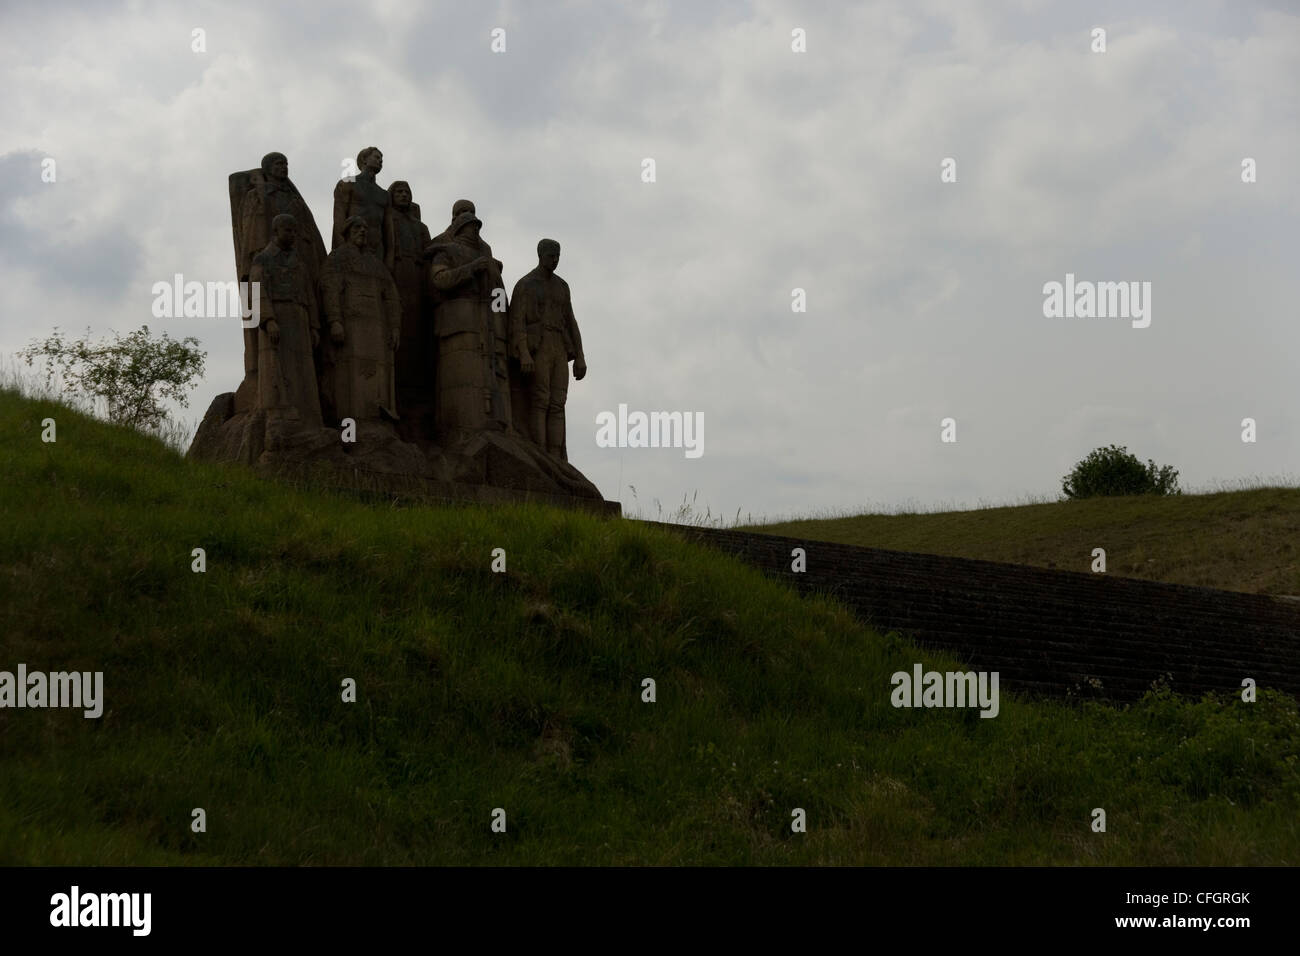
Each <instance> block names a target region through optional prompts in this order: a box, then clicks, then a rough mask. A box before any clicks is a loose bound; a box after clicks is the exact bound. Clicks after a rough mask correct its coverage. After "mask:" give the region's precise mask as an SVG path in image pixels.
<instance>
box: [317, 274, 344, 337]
mask: <svg viewBox="0 0 1300 956" xmlns="http://www.w3.org/2000/svg"><path fill="white" fill-rule="evenodd" d="M320 291H321V309H322V311H324V313H325V320H326V321H327V322H330V323H335V322H342V321H343V307H342V306H343V275H342V273H340V272H339V270H338V269H337V268H335V265H334V263H332V262H329V261H327V262H326V263H325V270H324V272H323V273H322V274H321V278H320Z"/></svg>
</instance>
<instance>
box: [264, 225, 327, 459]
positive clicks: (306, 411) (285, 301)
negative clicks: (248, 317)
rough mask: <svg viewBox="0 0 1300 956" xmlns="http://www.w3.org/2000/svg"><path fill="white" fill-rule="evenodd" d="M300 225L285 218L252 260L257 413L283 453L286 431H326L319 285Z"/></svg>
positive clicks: (271, 440) (272, 443)
mask: <svg viewBox="0 0 1300 956" xmlns="http://www.w3.org/2000/svg"><path fill="white" fill-rule="evenodd" d="M298 232H299V230H298V221H297V220H296V219H295V218H294V217H293V216H291V215H289V214H287V213H281V214H280V215H278V216H276V217H275V219H274V220H273V221H272V234H273V238H272V240H271V242H270V244H269V245H267V247H266V248H265V249H263V250H262V251H261V252H259V253H258V254H257V255H255V256H254V257H253V262H252V265H251V266H250V268H249V281H250V282H255V283H257V289H258V292H259V295H260V302H259V306H260V309H261V325H260V327H259V329H258V330H257V335H258V360H257V367H258V376H257V407H258V408H259V409H262V410H264V411H265V412H266V413H267V441H266V447H267V448H268V449H270V450H276V449H277V448H279V447H280V444H281V441H282V439H283V436H284V433H285V431H286V430H291V429H294V428H295V427H298V428H311V429H316V428H320V427H321V410H320V398H319V392H318V390H317V385H316V364H315V359H314V349H315V348H316V345H317V344H318V343H319V340H320V312H319V307H318V303H317V301H316V293H315V289H314V286H315V280H314V277H313V275H312V272H311V269H310V268H309V267H308V264H307V263H306V262H304V261H303V259H302V256H301V253H300V252H299V249H298V244H297V240H298Z"/></svg>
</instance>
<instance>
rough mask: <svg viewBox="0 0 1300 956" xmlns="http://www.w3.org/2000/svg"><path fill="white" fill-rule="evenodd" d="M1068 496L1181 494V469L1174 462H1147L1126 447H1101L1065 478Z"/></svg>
mask: <svg viewBox="0 0 1300 956" xmlns="http://www.w3.org/2000/svg"><path fill="white" fill-rule="evenodd" d="M1061 491H1062V492H1063V493H1064V495H1065V497H1066V498H1099V497H1109V496H1115V495H1177V494H1182V491H1181V490H1180V489H1179V487H1178V472H1177V471H1176V470H1175V469H1174V468H1173V466H1171V465H1162V466H1160V467H1159V468H1157V467H1156V463H1155V462H1154V461H1152V460H1150V459H1148V460H1147V463H1146V464H1145V465H1143V464H1142V462H1141V461H1139V460H1138V458H1137V456H1136V455H1132V454H1130V453H1129V451H1128V448H1126V447H1124V446H1116V445H1111V446H1110V447H1109V448H1097V449H1094V450H1093V451H1092V453H1091V454H1089V455H1088V457H1087V458H1085V459H1083V460H1082V461H1081V462H1079V463H1078V464H1077V465H1075V466H1074V470H1073V471H1071V472H1070V473H1069V474H1068V475H1066V476H1065V477H1064V478H1062V479H1061Z"/></svg>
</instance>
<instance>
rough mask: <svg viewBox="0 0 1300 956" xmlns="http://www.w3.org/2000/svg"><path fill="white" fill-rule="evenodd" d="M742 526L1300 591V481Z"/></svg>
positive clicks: (1255, 589) (1204, 583) (1262, 590)
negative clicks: (1100, 556)
mask: <svg viewBox="0 0 1300 956" xmlns="http://www.w3.org/2000/svg"><path fill="white" fill-rule="evenodd" d="M741 530H749V531H760V532H765V533H767V534H780V535H789V536H790V537H795V538H807V539H809V540H812V541H834V542H837V543H840V544H856V545H862V546H864V547H871V548H888V549H891V550H895V551H920V552H922V553H926V554H945V555H951V556H953V557H959V558H981V559H983V560H986V561H1007V562H1010V563H1012V564H1030V565H1034V566H1036V567H1041V568H1060V569H1062V570H1067V571H1090V570H1091V569H1092V561H1093V557H1092V552H1093V549H1094V548H1104V549H1105V551H1106V573H1108V574H1114V575H1121V576H1125V577H1135V578H1146V579H1148V580H1152V581H1166V582H1168V583H1170V584H1190V585H1195V586H1198V587H1211V588H1222V589H1224V590H1227V591H1247V592H1250V593H1253V594H1293V595H1300V488H1257V489H1252V490H1249V491H1231V492H1222V493H1218V494H1211V495H1175V496H1171V497H1152V496H1133V497H1125V498H1091V499H1085V500H1082V501H1063V502H1053V503H1049V504H1036V505H1021V506H1019V507H1012V508H984V509H979V510H975V511H950V512H940V513H935V514H899V515H882V514H866V515H854V516H850V517H841V518H820V519H805V520H796V521H781V522H774V523H771V524H762V525H752V526H749V527H746V528H744V529H741Z"/></svg>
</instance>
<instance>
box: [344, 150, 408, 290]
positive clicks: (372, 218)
mask: <svg viewBox="0 0 1300 956" xmlns="http://www.w3.org/2000/svg"><path fill="white" fill-rule="evenodd" d="M357 168H358V169H359V170H360V172H359V173H357V176H356V178H355V179H354V180H353V181H352V182H348V181H347V180H342V179H341V180H339V183H338V185H337V186H335V187H334V242H333V245H332V246H331V248H333V249H337V248H339V246H341V245H344V244H345V243H346V241H347V240H346V239H345V237H344V235H343V226H344V225H345V224H346V223H347V222H348V220H350V219H351V218H352V217H353V216H360V217H361V218H362V219H364V220H365V221H366V225H367V226H368V227H369V228H368V229H367V231H366V235H367V239H366V248H368V249H369V250H370V252H371V254H372V255H374V256H375V257H376V258H378V259H379V261H380V262H382V263H383V264H384V266H385V267H387V269H388V271H389V272H390V273H391V272H392V271H393V254H394V252H395V251H396V249H395V245H396V243H395V241H394V239H393V215H392V212H393V204H392V199H391V197H390V196H389V195H388V190H386V189H384V188H383V187H381V186H380V185H379V184H378V183H376V182H375V177H376V176H377V175H379V171H380V170H382V169H383V168H384V154H383V153H381V152H380V151H379V147H378V146H367V147H366V148H365V149H363V150H362V151H361V152H359V153H357Z"/></svg>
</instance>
